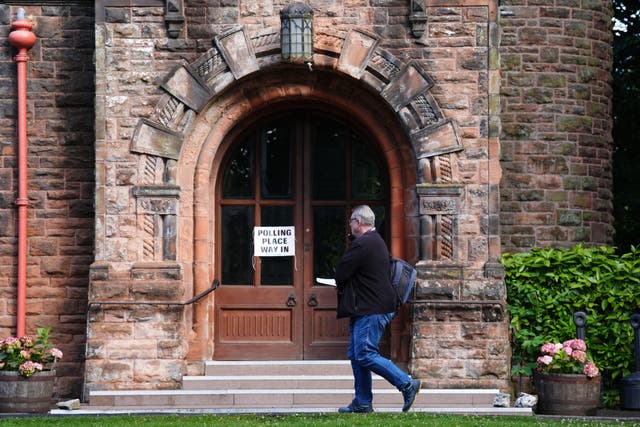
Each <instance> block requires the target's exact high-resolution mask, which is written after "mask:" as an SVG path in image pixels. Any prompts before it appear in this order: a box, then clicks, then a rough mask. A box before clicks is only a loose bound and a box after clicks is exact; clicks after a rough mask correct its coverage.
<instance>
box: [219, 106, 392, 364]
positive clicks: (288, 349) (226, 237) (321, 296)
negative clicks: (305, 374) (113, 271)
mask: <svg viewBox="0 0 640 427" xmlns="http://www.w3.org/2000/svg"><path fill="white" fill-rule="evenodd" d="M381 165H382V162H380V160H379V158H378V157H376V156H375V155H374V150H373V149H372V148H371V147H369V146H368V144H366V143H365V141H364V140H363V139H362V138H361V137H360V136H359V135H357V134H356V133H355V132H354V131H353V130H352V129H351V128H350V127H348V126H346V125H344V124H342V123H340V122H339V121H338V120H336V119H334V118H331V117H328V116H326V115H321V114H318V113H313V112H309V111H305V112H302V113H300V112H298V113H293V114H288V115H284V116H281V117H279V118H273V119H270V120H268V121H265V122H263V123H261V124H259V125H257V126H255V127H253V128H252V129H250V130H249V131H248V132H247V133H246V134H245V135H244V136H242V137H241V138H240V140H239V141H238V142H237V143H235V144H234V145H233V146H232V148H231V150H230V155H229V157H228V158H227V159H226V160H225V162H223V166H222V167H223V170H222V180H221V181H222V182H221V185H220V188H219V190H218V191H219V194H220V195H221V196H220V197H219V198H218V205H219V212H220V215H219V218H218V222H217V224H218V227H219V228H218V229H219V233H218V240H217V241H219V242H220V245H219V250H218V253H217V254H218V255H217V256H218V263H217V264H216V265H217V266H218V267H217V268H219V269H220V271H221V277H222V280H221V286H220V287H219V288H218V290H217V291H216V294H215V295H216V298H215V311H216V315H215V325H214V330H215V350H214V353H215V354H214V357H215V358H216V359H236V360H242V359H267V360H268V359H275V358H279V359H302V358H304V359H344V358H346V348H347V345H348V339H349V330H348V329H349V328H348V320H346V319H341V320H338V319H336V311H335V310H336V290H335V287H331V286H326V285H321V284H319V283H318V282H317V281H316V278H317V277H326V278H332V277H334V273H335V270H334V268H335V266H336V264H337V262H338V260H339V259H340V256H341V255H342V253H343V252H344V250H345V248H346V246H347V243H348V239H347V232H348V227H347V219H348V218H349V214H350V211H351V208H352V207H353V206H355V205H357V204H362V203H368V204H370V205H371V206H372V208H373V209H374V210H375V211H376V214H377V215H380V218H381V219H384V216H385V215H384V213H385V212H386V210H387V206H386V203H387V200H388V185H387V184H386V178H385V177H386V174H387V172H386V169H385V168H384V167H382V166H381ZM290 225H294V226H295V231H296V252H295V253H296V256H295V257H261V258H254V257H253V241H252V236H253V233H252V230H253V227H254V226H290ZM379 226H380V227H381V228H379V230H380V231H381V234H383V235H384V234H385V231H386V230H385V227H384V221H383V222H381V223H380V224H379Z"/></svg>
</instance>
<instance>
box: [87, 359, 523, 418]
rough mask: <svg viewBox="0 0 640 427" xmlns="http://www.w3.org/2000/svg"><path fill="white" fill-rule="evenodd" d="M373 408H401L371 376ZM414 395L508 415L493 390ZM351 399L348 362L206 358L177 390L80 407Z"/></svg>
mask: <svg viewBox="0 0 640 427" xmlns="http://www.w3.org/2000/svg"><path fill="white" fill-rule="evenodd" d="M373 384H374V408H375V410H376V411H377V412H395V411H400V408H401V407H402V403H403V399H402V394H401V393H400V392H399V391H398V390H397V389H395V387H393V386H391V385H390V384H389V383H387V382H386V381H385V380H384V379H382V378H380V377H378V376H376V375H374V378H373ZM423 387H424V388H423V389H422V390H421V392H420V393H419V394H418V396H417V398H416V401H415V403H414V406H413V408H412V410H413V411H418V412H427V411H430V412H451V413H492V414H494V413H507V412H509V413H510V414H526V415H530V414H531V411H530V410H524V411H523V410H515V408H493V399H494V397H495V395H496V394H497V393H498V392H499V390H497V389H429V388H428V382H427V383H425V384H424V386H423ZM352 398H353V377H352V375H351V365H350V364H349V362H348V361H267V362H261V361H250V362H223V361H213V362H206V364H205V369H204V375H202V376H185V377H184V378H183V384H182V389H180V390H110V391H106V390H104V391H91V392H90V395H89V405H88V406H87V405H85V406H83V410H84V411H91V410H93V411H100V410H102V411H107V410H110V411H124V412H132V411H141V412H157V411H174V412H175V411H225V412H229V413H234V412H266V411H268V412H285V413H286V412H335V411H336V410H337V408H338V407H340V406H344V405H347V404H348V403H349V402H350V401H351V399H352Z"/></svg>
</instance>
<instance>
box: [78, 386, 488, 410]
mask: <svg viewBox="0 0 640 427" xmlns="http://www.w3.org/2000/svg"><path fill="white" fill-rule="evenodd" d="M496 394H497V390H466V389H465V390H451V389H448V390H433V389H432V390H429V389H423V390H421V391H420V393H419V394H418V396H417V398H416V402H415V404H414V405H415V407H416V408H418V407H420V408H433V407H454V408H462V407H467V408H478V407H491V406H492V403H493V397H494V396H495V395H496ZM352 398H353V390H352V389H351V388H348V389H260V390H256V389H253V390H241V389H225V390H128V391H127V390H123V391H92V392H91V393H90V404H91V407H98V406H100V407H104V406H108V407H113V408H121V407H139V408H151V407H175V408H220V407H227V408H229V407H233V408H240V407H254V408H260V407H278V408H286V407H289V408H296V407H327V406H332V407H336V408H337V407H339V406H342V405H345V404H346V403H348V402H349V401H350V400H351V399H352ZM374 402H375V404H376V405H391V406H398V407H401V406H402V395H401V394H400V392H398V391H397V390H395V389H376V390H374Z"/></svg>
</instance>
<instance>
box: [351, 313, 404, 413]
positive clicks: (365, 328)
mask: <svg viewBox="0 0 640 427" xmlns="http://www.w3.org/2000/svg"><path fill="white" fill-rule="evenodd" d="M393 315H394V313H387V314H369V315H365V316H358V317H352V318H351V319H350V321H349V332H350V333H351V337H350V338H349V350H348V356H349V360H351V369H353V379H354V388H355V398H354V399H353V402H352V405H353V406H354V407H356V408H360V407H365V406H371V404H372V402H373V393H372V391H371V387H372V384H371V372H374V373H375V374H378V375H380V376H381V377H382V378H384V379H385V380H387V381H389V382H390V383H391V384H393V385H394V386H396V387H397V388H398V389H402V388H403V387H404V386H406V385H407V383H409V382H410V381H411V377H409V375H407V374H405V373H404V372H403V371H402V370H401V369H400V368H398V367H397V366H396V365H394V364H393V362H392V361H390V360H389V359H385V358H384V357H382V356H381V355H380V351H379V349H378V343H379V342H380V339H381V338H382V334H383V333H384V330H385V328H386V327H387V325H388V324H389V322H391V319H392V318H393Z"/></svg>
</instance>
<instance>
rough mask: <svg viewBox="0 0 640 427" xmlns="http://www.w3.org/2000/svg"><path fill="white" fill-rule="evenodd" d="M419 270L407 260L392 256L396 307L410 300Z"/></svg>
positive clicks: (392, 283)
mask: <svg viewBox="0 0 640 427" xmlns="http://www.w3.org/2000/svg"><path fill="white" fill-rule="evenodd" d="M416 277H418V272H417V271H416V269H415V268H413V266H412V265H411V264H409V263H408V262H406V261H405V260H402V259H400V258H394V257H391V285H392V286H393V289H394V290H395V291H396V297H397V303H396V309H399V308H400V307H401V306H402V304H404V303H406V302H407V301H408V300H409V296H410V295H411V292H412V291H413V287H414V285H415V283H416Z"/></svg>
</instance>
